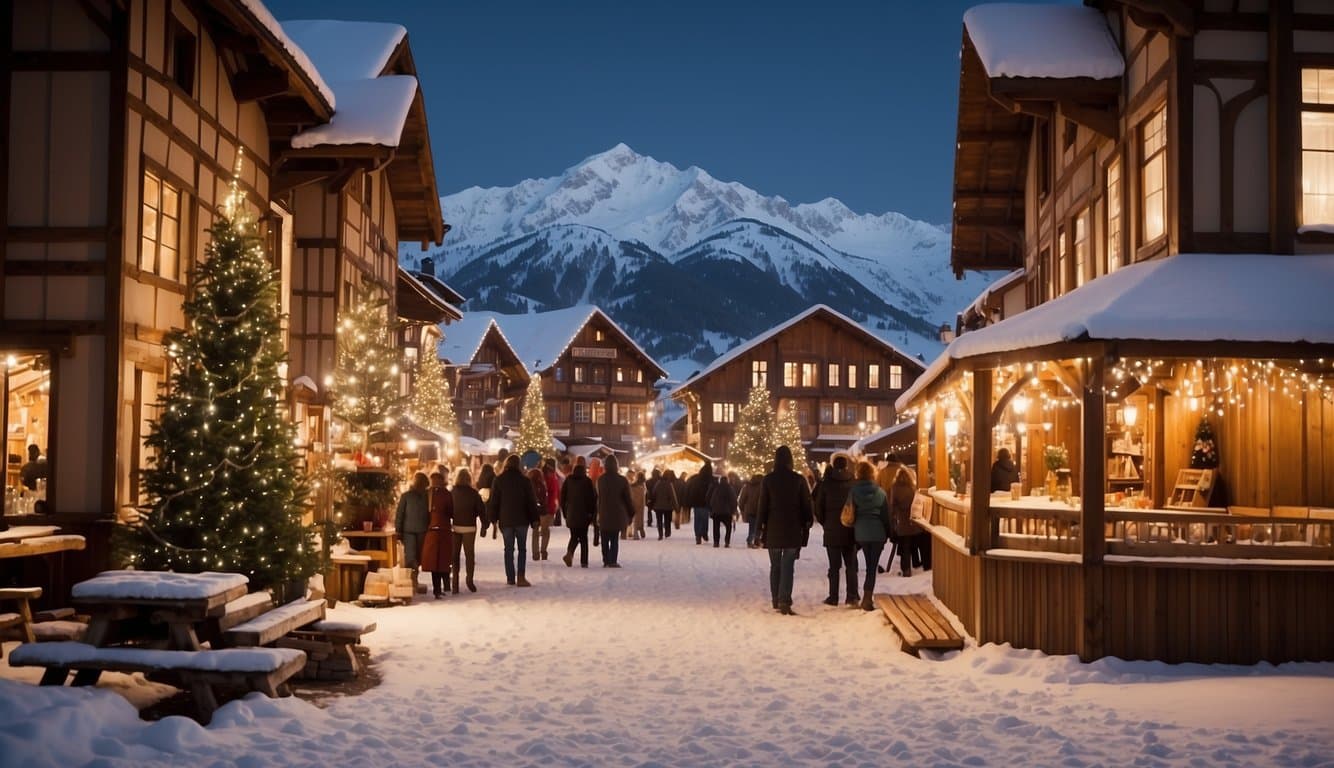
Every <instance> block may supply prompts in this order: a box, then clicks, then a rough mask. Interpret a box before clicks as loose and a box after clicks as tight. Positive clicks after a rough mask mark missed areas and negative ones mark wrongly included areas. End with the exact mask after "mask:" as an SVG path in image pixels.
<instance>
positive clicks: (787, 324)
mask: <svg viewBox="0 0 1334 768" xmlns="http://www.w3.org/2000/svg"><path fill="white" fill-rule="evenodd" d="M819 312H825V313H827V314H830V315H833V316H834V317H835V318H836V319H838V320H841V321H842V322H844V323H847V324H848V325H850V326H852V327H853V328H856V329H858V330H860V331H862V332H863V333H865V334H866V335H867V336H868V337H870V338H871V339H873V340H874V341H875V342H876V343H877V344H879V345H881V346H883V347H885V348H887V349H889V350H890V351H892V352H893V353H894V354H896V355H898V356H899V357H902V358H903V359H905V360H907V361H909V362H911V363H912V364H913V365H918V366H920V365H921V363H920V362H918V360H917V358H916V357H914V356H913V355H910V354H908V353H907V352H904V351H903V350H901V349H899V348H898V347H896V346H894V345H893V344H891V343H889V342H888V341H885V340H884V339H882V338H881V337H880V336H878V335H876V334H875V333H873V332H872V331H870V330H869V329H867V328H866V327H865V326H863V325H862V324H861V323H858V322H857V321H856V320H853V319H852V318H850V317H848V316H847V315H845V314H843V313H842V312H839V311H838V310H836V309H834V308H833V307H830V306H828V305H826V304H815V305H812V306H811V307H810V308H809V309H807V310H806V311H805V312H802V313H800V314H798V315H795V316H793V317H791V318H789V319H788V320H786V321H784V322H782V323H779V324H778V325H775V326H774V327H772V328H770V329H769V330H767V331H765V332H763V333H761V334H759V335H758V336H755V337H754V338H752V339H750V340H749V341H746V342H744V343H741V344H738V345H737V346H735V347H732V348H731V349H730V350H728V351H727V352H724V353H723V354H722V355H719V356H718V359H716V360H714V361H713V362H712V363H709V365H708V366H707V367H705V368H704V369H703V370H702V371H700V372H699V373H696V374H695V375H694V376H691V377H690V378H689V379H686V380H685V381H684V382H683V383H682V384H681V385H680V386H678V387H677V388H676V389H673V390H672V391H671V392H670V393H669V396H670V397H676V396H677V395H678V394H680V393H682V392H684V391H686V390H687V389H689V388H690V387H693V386H694V385H696V384H698V383H699V382H701V381H703V380H704V378H705V377H706V376H710V375H712V374H713V372H714V371H717V370H718V369H720V368H722V367H723V366H725V365H727V364H728V363H730V362H732V361H733V360H735V359H737V358H738V357H740V356H741V355H744V354H745V353H747V352H749V351H750V350H752V349H754V348H755V347H757V346H759V345H760V344H763V343H764V342H766V341H768V340H769V339H771V338H773V337H775V336H777V335H778V334H780V333H782V332H783V331H786V330H787V329H789V328H791V327H793V326H795V325H797V324H798V323H800V322H801V321H803V320H805V319H806V318H808V317H810V316H811V315H814V314H816V313H819Z"/></svg>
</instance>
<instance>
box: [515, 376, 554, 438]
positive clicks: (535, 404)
mask: <svg viewBox="0 0 1334 768" xmlns="http://www.w3.org/2000/svg"><path fill="white" fill-rule="evenodd" d="M528 451H537V452H538V454H540V455H542V456H554V455H555V452H556V451H555V441H554V439H553V438H552V435H551V427H550V426H548V424H547V406H546V401H544V400H543V399H542V377H541V376H534V377H533V378H532V379H531V380H529V382H528V394H527V395H526V396H525V397H524V399H523V413H522V415H521V416H520V417H519V439H518V440H515V441H514V452H515V453H517V454H519V455H523V454H524V453H527V452H528Z"/></svg>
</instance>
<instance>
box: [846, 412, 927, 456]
mask: <svg viewBox="0 0 1334 768" xmlns="http://www.w3.org/2000/svg"><path fill="white" fill-rule="evenodd" d="M916 429H917V420H916V419H908V420H907V421H902V422H899V423H898V424H892V425H890V426H888V427H885V428H884V429H882V430H880V431H879V432H875V433H873V434H869V435H867V436H866V437H863V438H862V439H860V440H858V441H857V442H855V443H853V444H852V445H850V446H848V452H849V453H851V454H852V455H854V456H860V455H861V454H863V453H866V449H867V448H868V447H869V446H872V445H875V444H876V443H878V442H880V441H881V440H885V439H886V438H890V437H895V436H897V435H902V434H912V433H913V432H914V431H915V430H916Z"/></svg>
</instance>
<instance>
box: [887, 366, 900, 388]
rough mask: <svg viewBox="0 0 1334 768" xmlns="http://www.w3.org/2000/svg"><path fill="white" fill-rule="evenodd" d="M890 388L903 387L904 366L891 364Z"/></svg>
mask: <svg viewBox="0 0 1334 768" xmlns="http://www.w3.org/2000/svg"><path fill="white" fill-rule="evenodd" d="M889 388H890V389H903V366H901V365H891V366H889Z"/></svg>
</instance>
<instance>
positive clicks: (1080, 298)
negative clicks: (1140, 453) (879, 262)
mask: <svg viewBox="0 0 1334 768" xmlns="http://www.w3.org/2000/svg"><path fill="white" fill-rule="evenodd" d="M1332 286H1334V254H1310V255H1280V254H1268V253H1261V254H1251V253H1222V254H1211V253H1182V254H1178V255H1176V256H1171V257H1168V258H1164V259H1157V260H1154V261H1146V262H1141V263H1139V264H1132V265H1131V266H1128V267H1123V268H1121V269H1119V270H1117V271H1116V272H1113V273H1112V274H1110V275H1107V276H1106V277H1100V278H1098V279H1097V280H1093V281H1092V282H1089V283H1087V284H1085V285H1084V286H1082V287H1080V288H1077V289H1075V290H1073V291H1071V292H1070V293H1067V294H1065V295H1064V296H1061V297H1059V298H1057V299H1053V300H1052V301H1049V302H1047V303H1045V304H1041V305H1039V306H1037V307H1034V308H1033V309H1030V310H1028V311H1027V312H1022V313H1020V314H1018V315H1015V316H1013V317H1008V318H1006V319H1004V320H1002V321H1001V322H999V323H996V324H995V325H990V326H987V327H986V328H982V329H979V330H976V331H970V332H968V333H965V334H963V335H961V336H959V337H958V338H957V339H955V340H954V341H952V342H950V345H949V346H948V347H946V348H945V351H944V352H942V353H941V355H940V357H938V358H936V360H935V361H933V362H932V363H931V365H930V366H929V367H928V368H927V370H926V373H924V374H922V375H921V376H919V377H918V378H917V380H916V381H915V382H913V385H912V386H911V387H909V388H908V389H907V390H906V391H905V392H904V393H903V394H902V395H901V396H900V397H899V398H898V400H897V401H896V407H897V408H898V409H899V410H903V409H904V408H905V407H907V405H908V404H909V403H911V402H912V401H913V399H914V398H916V397H917V396H918V395H919V394H920V393H921V392H923V391H924V390H925V389H926V388H927V387H929V386H930V385H931V383H932V382H933V381H935V380H936V379H938V378H939V377H940V375H941V374H943V373H944V372H945V370H946V369H947V368H948V367H949V364H950V362H951V361H953V360H960V359H963V358H968V357H976V356H979V355H988V354H996V353H1001V352H1013V351H1016V350H1021V349H1030V348H1033V347H1042V346H1047V345H1049V344H1057V343H1060V342H1068V341H1160V342H1167V341H1178V342H1191V341H1197V342H1215V341H1222V342H1229V341H1231V342H1259V343H1272V344H1302V343H1306V344H1334V312H1330V311H1329V295H1330V288H1331V287H1332Z"/></svg>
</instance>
